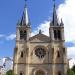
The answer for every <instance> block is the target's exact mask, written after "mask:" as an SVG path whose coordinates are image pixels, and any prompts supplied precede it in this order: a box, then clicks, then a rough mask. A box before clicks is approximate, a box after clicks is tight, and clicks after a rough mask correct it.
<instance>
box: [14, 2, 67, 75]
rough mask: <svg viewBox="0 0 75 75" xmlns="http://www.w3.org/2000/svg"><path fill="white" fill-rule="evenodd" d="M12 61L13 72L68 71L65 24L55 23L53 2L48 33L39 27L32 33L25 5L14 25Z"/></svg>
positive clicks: (53, 74)
mask: <svg viewBox="0 0 75 75" xmlns="http://www.w3.org/2000/svg"><path fill="white" fill-rule="evenodd" d="M13 65H14V67H13V70H14V73H15V75H66V74H67V50H66V47H65V39H64V24H63V21H62V20H61V23H60V24H59V23H58V19H57V14H56V7H55V2H54V6H53V18H52V21H51V22H50V27H49V36H46V35H44V34H42V32H41V31H39V33H38V34H37V35H35V36H31V25H30V21H29V16H28V11H27V5H25V8H24V12H23V16H22V19H21V22H19V23H18V25H17V31H16V46H15V49H14V63H13Z"/></svg>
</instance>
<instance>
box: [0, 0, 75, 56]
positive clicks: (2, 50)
mask: <svg viewBox="0 0 75 75" xmlns="http://www.w3.org/2000/svg"><path fill="white" fill-rule="evenodd" d="M66 1H67V0H56V6H57V9H58V8H59V9H58V13H59V11H60V8H61V7H62V6H60V5H61V4H63V5H64V4H65V3H66ZM68 1H70V0H68ZM72 1H73V0H72ZM24 4H25V2H24V0H1V2H0V57H7V56H9V57H12V56H13V50H14V47H15V39H14V37H15V33H16V24H17V22H18V20H20V18H21V16H22V14H23V10H24ZM66 4H67V3H66ZM27 6H28V13H29V18H30V22H31V26H32V31H33V33H34V34H35V33H36V32H35V31H36V29H37V30H38V29H39V26H40V25H43V24H44V23H46V22H47V21H49V19H50V20H51V18H52V8H53V2H52V0H28V1H27ZM59 6H60V7H59ZM65 7H66V5H65ZM61 9H62V8H61ZM59 14H60V13H59ZM59 16H60V15H59ZM62 16H63V15H62ZM62 16H61V17H62ZM63 18H64V17H63ZM44 21H45V22H44ZM64 23H65V24H66V21H65V20H64ZM67 46H68V47H72V46H73V47H75V43H74V39H71V40H68V44H67Z"/></svg>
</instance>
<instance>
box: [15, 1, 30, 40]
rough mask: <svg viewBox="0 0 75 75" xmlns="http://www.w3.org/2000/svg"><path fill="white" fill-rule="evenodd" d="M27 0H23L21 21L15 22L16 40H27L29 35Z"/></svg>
mask: <svg viewBox="0 0 75 75" xmlns="http://www.w3.org/2000/svg"><path fill="white" fill-rule="evenodd" d="M26 2H27V1H26V0H25V7H24V12H23V15H22V18H21V21H20V22H18V24H17V37H16V40H24V41H25V40H26V41H27V40H29V37H30V36H31V26H30V21H29V16H28V10H27V3H26Z"/></svg>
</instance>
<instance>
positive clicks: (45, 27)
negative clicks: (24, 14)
mask: <svg viewBox="0 0 75 75" xmlns="http://www.w3.org/2000/svg"><path fill="white" fill-rule="evenodd" d="M49 25H50V21H44V22H43V23H41V24H39V26H38V27H37V28H36V30H34V31H33V32H32V36H33V35H35V34H37V33H39V30H41V31H42V33H43V34H45V35H49Z"/></svg>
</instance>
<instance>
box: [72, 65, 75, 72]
mask: <svg viewBox="0 0 75 75" xmlns="http://www.w3.org/2000/svg"><path fill="white" fill-rule="evenodd" d="M72 71H73V72H74V73H75V65H74V66H73V67H72Z"/></svg>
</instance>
